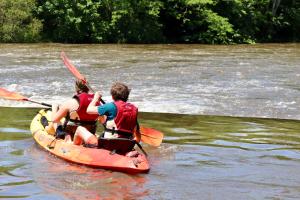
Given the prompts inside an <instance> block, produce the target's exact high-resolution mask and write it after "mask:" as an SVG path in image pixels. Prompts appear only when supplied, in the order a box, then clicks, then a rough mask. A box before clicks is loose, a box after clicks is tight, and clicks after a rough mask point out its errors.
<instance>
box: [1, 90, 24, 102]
mask: <svg viewBox="0 0 300 200" xmlns="http://www.w3.org/2000/svg"><path fill="white" fill-rule="evenodd" d="M0 97H2V98H4V99H9V100H17V101H27V100H28V99H27V98H26V97H24V96H22V95H20V94H18V93H15V92H10V91H8V90H6V89H4V88H0Z"/></svg>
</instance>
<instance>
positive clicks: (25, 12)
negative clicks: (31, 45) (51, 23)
mask: <svg viewBox="0 0 300 200" xmlns="http://www.w3.org/2000/svg"><path fill="white" fill-rule="evenodd" d="M34 10H35V1H34V0H0V42H35V41H39V39H40V31H41V29H42V23H41V21H39V20H37V19H36V18H34V17H33V14H32V13H33V11H34Z"/></svg>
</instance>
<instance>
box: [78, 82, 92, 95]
mask: <svg viewBox="0 0 300 200" xmlns="http://www.w3.org/2000/svg"><path fill="white" fill-rule="evenodd" d="M75 90H76V92H77V93H78V94H79V93H82V92H85V93H88V92H89V88H88V86H87V85H86V84H85V83H84V82H83V81H82V80H76V83H75Z"/></svg>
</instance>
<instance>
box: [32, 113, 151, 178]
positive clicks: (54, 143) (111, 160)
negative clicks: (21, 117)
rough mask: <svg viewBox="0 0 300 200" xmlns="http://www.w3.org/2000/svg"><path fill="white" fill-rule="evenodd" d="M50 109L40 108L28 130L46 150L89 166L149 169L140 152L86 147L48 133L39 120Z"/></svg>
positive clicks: (137, 170)
mask: <svg viewBox="0 0 300 200" xmlns="http://www.w3.org/2000/svg"><path fill="white" fill-rule="evenodd" d="M50 115H51V111H47V112H45V111H44V110H41V111H40V112H39V113H38V114H37V115H36V116H35V117H34V118H33V120H32V122H31V125H30V130H31V132H32V135H33V138H34V140H35V141H36V143H37V144H39V145H40V146H41V147H42V148H43V149H45V150H46V151H48V152H50V153H52V154H54V155H56V156H57V157H59V158H62V159H64V160H67V161H69V162H73V163H77V164H82V165H86V166H90V167H96V168H102V169H109V170H112V171H121V172H125V173H130V174H136V173H146V172H148V171H149V170H150V166H149V162H148V160H147V158H146V156H145V155H144V154H142V153H140V152H138V154H136V155H135V156H134V157H130V156H126V155H120V154H114V153H112V152H111V151H109V150H105V149H95V148H86V147H83V146H81V145H80V146H79V145H74V144H72V143H66V142H65V141H64V140H62V139H55V138H54V136H53V135H50V134H48V133H47V132H46V131H45V129H44V127H43V125H42V124H41V122H40V119H41V117H42V116H45V117H47V118H49V116H50Z"/></svg>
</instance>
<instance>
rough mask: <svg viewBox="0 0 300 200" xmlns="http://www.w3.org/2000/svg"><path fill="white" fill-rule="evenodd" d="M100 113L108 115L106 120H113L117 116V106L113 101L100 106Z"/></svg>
mask: <svg viewBox="0 0 300 200" xmlns="http://www.w3.org/2000/svg"><path fill="white" fill-rule="evenodd" d="M98 113H99V115H106V116H107V119H106V120H112V119H114V118H115V117H116V116H117V106H116V105H115V104H114V103H113V102H111V103H106V104H103V105H101V106H98Z"/></svg>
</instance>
